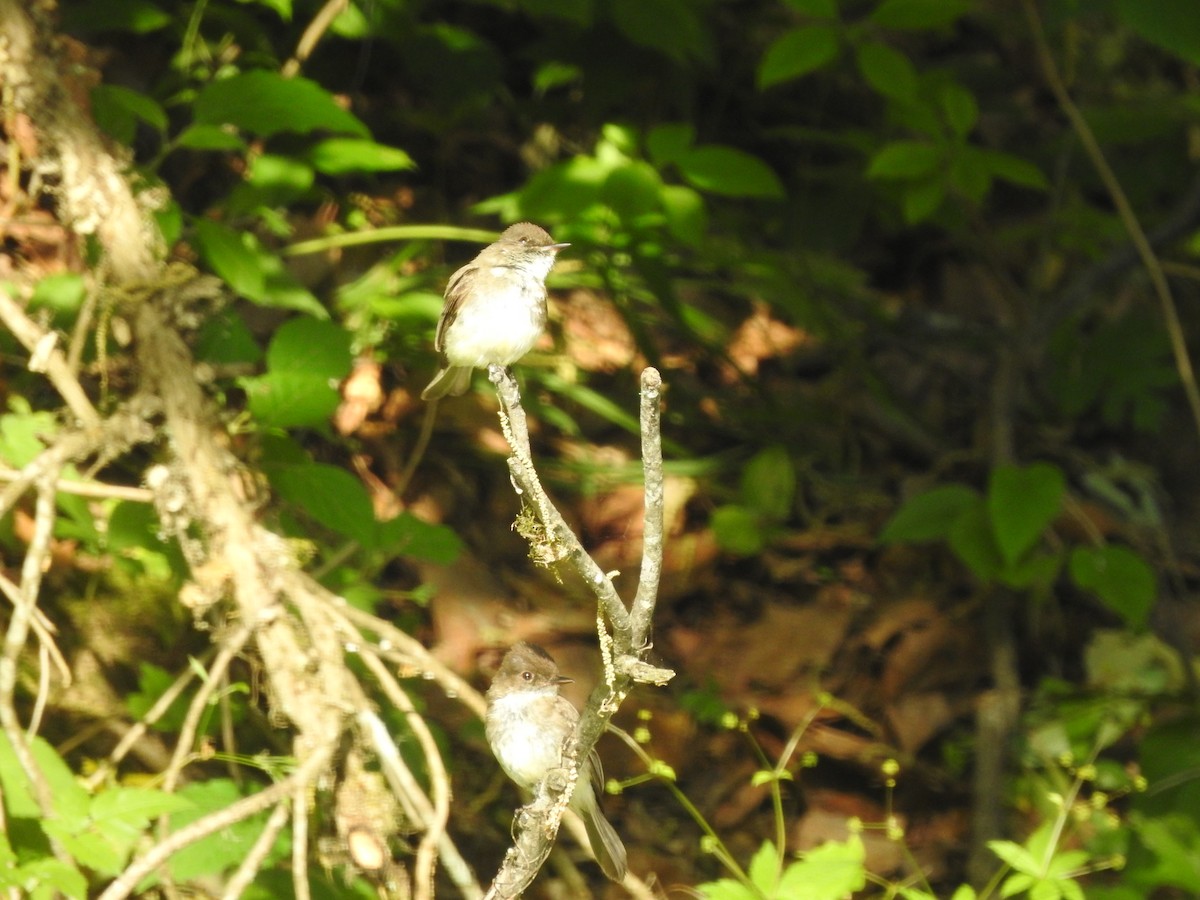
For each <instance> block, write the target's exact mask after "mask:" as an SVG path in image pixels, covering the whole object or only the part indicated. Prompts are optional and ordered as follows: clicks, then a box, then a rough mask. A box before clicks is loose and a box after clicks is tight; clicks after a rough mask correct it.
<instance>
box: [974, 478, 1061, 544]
mask: <svg viewBox="0 0 1200 900" xmlns="http://www.w3.org/2000/svg"><path fill="white" fill-rule="evenodd" d="M1065 492H1066V479H1065V478H1064V477H1063V473H1062V470H1061V469H1059V468H1058V467H1057V466H1053V465H1051V464H1049V463H1033V464H1032V465H1029V466H1024V467H1022V466H997V467H996V468H995V469H993V470H992V473H991V477H990V478H989V480H988V494H987V509H988V518H989V519H990V521H991V523H992V529H993V532H994V534H995V538H996V546H997V548H998V549H999V550H1000V555H1001V556H1002V557H1003V559H1004V561H1005V563H1006V564H1008V565H1010V566H1011V565H1012V564H1014V563H1015V562H1016V561H1017V560H1018V559H1020V558H1021V557H1022V556H1023V555H1024V554H1025V553H1027V552H1028V551H1029V550H1030V549H1032V547H1033V545H1034V543H1036V541H1037V540H1038V539H1039V538H1040V537H1041V536H1042V533H1043V532H1044V531H1045V530H1046V528H1047V527H1048V526H1049V525H1050V523H1051V522H1053V521H1054V519H1055V518H1056V517H1057V516H1058V514H1059V512H1060V511H1061V510H1062V501H1063V494H1064V493H1065Z"/></svg>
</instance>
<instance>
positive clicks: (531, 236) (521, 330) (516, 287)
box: [421, 222, 570, 400]
mask: <svg viewBox="0 0 1200 900" xmlns="http://www.w3.org/2000/svg"><path fill="white" fill-rule="evenodd" d="M567 246H570V245H569V244H556V243H554V238H552V237H550V235H548V234H547V233H546V232H545V231H544V230H543V229H541V228H539V227H538V226H537V225H534V224H532V223H530V222H519V223H517V224H516V225H510V226H509V227H508V228H506V229H505V231H504V233H503V234H502V235H500V238H499V240H497V241H496V242H495V243H494V244H488V245H487V246H486V247H484V248H483V249H482V250H480V251H479V255H478V256H476V257H475V258H474V259H473V260H471V261H470V262H469V263H467V264H466V265H465V266H463V267H462V268H461V269H459V270H458V271H457V272H455V273H454V274H453V275H452V276H450V282H449V283H448V284H447V285H446V302H445V306H443V307H442V316H441V318H440V319H438V326H437V336H436V338H435V339H434V348H435V349H436V350H437V351H438V354H439V355H440V364H441V368H440V369H439V370H438V373H437V375H435V376H434V377H433V381H431V382H429V386H428V387H426V388H425V390H423V391H422V392H421V399H422V400H433V399H435V398H437V397H445V396H447V395H449V396H455V397H457V396H458V395H459V394H462V393H465V392H466V390H467V388H468V387H470V385H471V370H472V369H482V368H485V367H487V366H490V365H500V366H509V365H512V364H513V363H515V362H516V361H517V360H518V359H520V358H521V357H522V356H524V355H525V354H526V353H528V352H529V350H530V349H531V348H532V347H533V345H534V344H535V343H536V342H537V339H538V338H539V337H541V336H542V332H543V331H544V330H545V329H546V276H547V275H549V274H550V270H551V269H552V268H553V267H554V259H555V257H556V256H557V255H558V251H559V250H561V249H562V248H563V247H567Z"/></svg>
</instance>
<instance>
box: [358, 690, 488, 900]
mask: <svg viewBox="0 0 1200 900" xmlns="http://www.w3.org/2000/svg"><path fill="white" fill-rule="evenodd" d="M358 723H359V725H360V727H361V728H362V729H363V731H364V734H365V739H366V742H367V744H368V745H369V746H370V747H371V749H372V750H373V751H374V753H375V756H376V757H377V758H378V759H379V766H380V769H381V770H382V771H383V774H384V777H385V778H386V779H387V780H388V783H389V784H391V785H392V790H393V792H394V793H395V794H396V797H397V799H399V800H400V804H401V806H403V807H404V810H405V815H407V816H408V817H409V818H410V819H412V821H414V822H421V823H425V822H429V821H432V820H433V818H434V811H433V804H432V803H431V802H430V801H429V798H428V797H426V796H425V792H424V791H423V790H421V785H420V783H419V782H418V781H417V779H416V777H415V776H414V775H413V773H412V771H411V770H410V769H409V768H408V766H407V765H406V764H405V762H404V758H403V757H402V756H401V755H400V751H399V750H398V749H397V748H396V742H395V741H394V740H392V736H391V735H390V734H389V733H388V730H387V728H386V727H385V726H384V724H383V722H382V721H381V720H380V718H379V716H377V715H376V714H375V713H373V712H371V711H370V710H362V711H360V712H359V714H358ZM438 855H439V856H440V857H441V860H442V864H443V865H444V866H445V867H446V874H448V875H449V876H450V878H451V879H452V880H453V881H454V882H455V884H456V885H457V887H458V889H459V892H460V893H461V894H462V896H463V897H465V898H466V900H478V898H480V897H482V896H483V890H482V889H481V888H480V887H479V883H478V882H477V881H476V880H475V875H474V874H473V873H472V872H471V867H470V866H469V865H467V862H466V860H464V859H463V858H462V855H461V854H460V853H459V852H458V848H457V847H455V846H454V843H453V841H451V840H450V837H449V835H447V834H446V833H445V832H443V833H442V835H441V837H440V838H439V839H438ZM421 900H425V898H421Z"/></svg>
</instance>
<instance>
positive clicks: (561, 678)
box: [554, 675, 575, 684]
mask: <svg viewBox="0 0 1200 900" xmlns="http://www.w3.org/2000/svg"><path fill="white" fill-rule="evenodd" d="M554 683H555V684H574V683H575V679H574V678H568V677H567V676H566V675H555V676H554Z"/></svg>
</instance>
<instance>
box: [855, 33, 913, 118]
mask: <svg viewBox="0 0 1200 900" xmlns="http://www.w3.org/2000/svg"><path fill="white" fill-rule="evenodd" d="M856 58H857V61H858V69H859V71H860V72H862V75H863V78H865V79H866V81H867V84H869V85H870V86H871V87H872V88H874V89H875V91H876V92H877V93H879V94H882V95H883V96H884V97H889V98H891V99H892V100H899V101H901V102H904V103H907V102H911V101H912V100H914V99H915V98H916V96H917V70H916V69H915V68H914V67H913V64H912V62H911V61H910V60H909V58H908V57H907V56H905V55H904V54H903V53H901V52H900V51H899V50H896V49H895V48H893V47H890V46H889V45H887V44H876V43H864V44H860V45H859V47H858V52H857V56H856Z"/></svg>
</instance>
